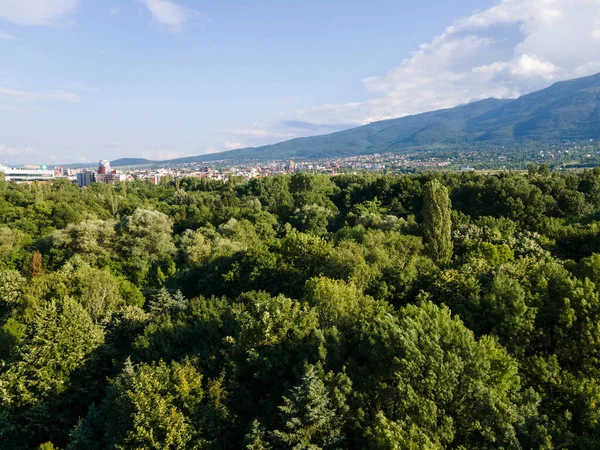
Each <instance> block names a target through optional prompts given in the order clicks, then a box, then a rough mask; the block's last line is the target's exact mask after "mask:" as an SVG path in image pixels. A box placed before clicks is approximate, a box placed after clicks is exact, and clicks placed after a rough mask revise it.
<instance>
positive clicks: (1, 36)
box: [0, 31, 14, 40]
mask: <svg viewBox="0 0 600 450" xmlns="http://www.w3.org/2000/svg"><path fill="white" fill-rule="evenodd" d="M0 39H5V40H11V39H14V37H13V36H12V34H9V33H7V32H5V31H0Z"/></svg>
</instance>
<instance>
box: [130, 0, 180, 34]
mask: <svg viewBox="0 0 600 450" xmlns="http://www.w3.org/2000/svg"><path fill="white" fill-rule="evenodd" d="M138 1H140V2H142V3H143V4H144V5H145V6H146V7H147V8H148V10H149V11H150V14H152V18H153V19H154V20H155V21H156V22H158V23H159V24H161V25H165V26H166V27H168V28H169V29H170V30H171V31H173V32H180V31H181V29H182V27H183V25H184V24H185V22H186V20H187V19H188V17H189V13H190V11H189V10H188V9H187V8H185V7H184V6H181V5H178V4H177V3H175V2H172V1H169V0H138Z"/></svg>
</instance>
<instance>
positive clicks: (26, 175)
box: [0, 165, 54, 183]
mask: <svg viewBox="0 0 600 450" xmlns="http://www.w3.org/2000/svg"><path fill="white" fill-rule="evenodd" d="M0 173H2V174H4V179H5V180H6V181H17V182H21V183H24V182H33V181H51V180H52V179H54V170H48V168H47V167H46V166H45V165H41V166H33V165H28V166H25V167H23V168H11V167H8V166H5V165H0Z"/></svg>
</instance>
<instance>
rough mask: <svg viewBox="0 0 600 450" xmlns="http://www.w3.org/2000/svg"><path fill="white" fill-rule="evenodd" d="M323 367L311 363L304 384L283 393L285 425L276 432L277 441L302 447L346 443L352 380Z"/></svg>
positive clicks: (328, 446) (335, 445)
mask: <svg viewBox="0 0 600 450" xmlns="http://www.w3.org/2000/svg"><path fill="white" fill-rule="evenodd" d="M321 371H322V369H321V368H320V367H315V366H312V365H311V366H308V367H307V371H306V373H305V375H304V377H302V382H301V384H300V385H298V386H295V387H294V388H293V389H292V390H291V393H290V395H289V396H285V397H283V401H284V404H283V405H281V406H280V407H279V410H280V411H281V418H282V420H283V422H284V424H285V427H284V430H276V431H274V432H273V438H274V441H275V442H276V443H278V444H282V445H285V446H286V447H288V448H293V449H298V450H299V449H333V448H340V447H343V445H342V444H343V442H344V441H345V439H346V437H345V434H344V431H343V426H344V421H345V417H346V414H347V412H348V406H347V405H346V396H347V395H348V394H349V393H350V391H351V382H350V379H349V378H348V377H347V376H346V375H345V374H338V375H333V374H331V373H330V374H327V375H325V376H323V375H320V372H321ZM322 378H325V381H326V382H327V383H326V382H324V381H323V379H322Z"/></svg>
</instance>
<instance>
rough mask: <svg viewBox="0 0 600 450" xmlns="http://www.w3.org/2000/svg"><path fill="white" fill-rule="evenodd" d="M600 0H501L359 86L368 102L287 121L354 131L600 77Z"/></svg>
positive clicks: (318, 110) (329, 107) (332, 107)
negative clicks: (356, 127) (374, 123)
mask: <svg viewBox="0 0 600 450" xmlns="http://www.w3.org/2000/svg"><path fill="white" fill-rule="evenodd" d="M597 39H600V0H500V1H499V2H498V4H497V5H495V6H493V7H492V8H489V9H487V10H484V11H482V12H479V13H476V14H473V15H471V16H469V17H466V18H463V19H460V20H458V21H456V22H455V23H453V24H451V25H450V26H448V27H447V28H446V29H445V30H444V31H443V32H442V33H441V34H440V35H439V36H436V37H435V38H433V39H432V40H431V42H428V43H425V44H423V45H421V46H420V47H419V48H418V49H417V50H416V51H415V52H414V53H413V54H412V55H410V56H409V57H408V58H406V59H404V60H402V61H401V62H400V64H399V65H398V66H397V67H395V68H393V69H392V70H390V71H389V72H388V73H386V74H383V75H379V76H372V77H368V78H365V79H364V80H362V82H363V85H364V87H365V89H366V90H367V91H368V92H371V93H372V94H373V97H372V98H371V99H370V100H367V101H365V102H351V103H346V104H333V105H322V106H319V107H315V108H308V109H305V110H301V111H293V112H290V113H289V114H287V115H286V118H289V119H294V120H304V121H307V122H311V123H321V124H332V123H353V124H357V125H358V124H363V123H368V122H370V121H375V120H382V119H388V118H394V117H402V116H405V115H409V114H416V113H420V112H424V111H431V110H435V109H441V108H449V107H453V106H456V105H458V104H462V103H467V102H471V101H476V100H481V99H484V98H488V97H496V98H514V97H518V96H519V95H522V94H524V93H527V92H531V91H533V90H537V89H541V88H544V87H546V86H548V85H549V84H551V83H552V82H555V81H560V80H564V79H568V78H574V77H579V76H585V75H590V74H592V73H595V72H598V71H600V52H598V46H597Z"/></svg>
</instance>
